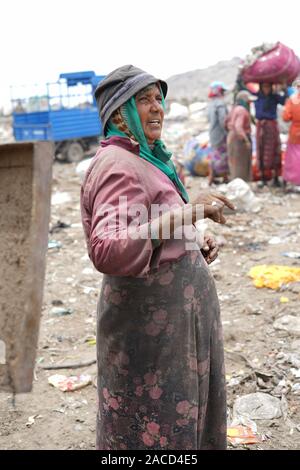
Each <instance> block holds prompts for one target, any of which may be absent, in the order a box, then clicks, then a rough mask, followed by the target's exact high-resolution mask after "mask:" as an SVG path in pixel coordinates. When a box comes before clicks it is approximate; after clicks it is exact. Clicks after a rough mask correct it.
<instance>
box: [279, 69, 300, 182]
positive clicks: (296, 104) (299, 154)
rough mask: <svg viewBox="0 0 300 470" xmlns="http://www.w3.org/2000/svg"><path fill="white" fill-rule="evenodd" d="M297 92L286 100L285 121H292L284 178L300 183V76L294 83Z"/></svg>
mask: <svg viewBox="0 0 300 470" xmlns="http://www.w3.org/2000/svg"><path fill="white" fill-rule="evenodd" d="M294 86H295V89H296V92H295V94H294V95H292V96H291V97H290V98H289V99H288V100H287V102H286V106H285V108H284V111H283V115H282V117H283V119H284V121H287V122H289V121H290V122H291V127H290V129H289V139H288V145H287V150H286V154H285V160H284V171H283V180H284V181H285V182H287V183H292V184H295V185H297V186H299V185H300V78H298V79H297V80H296V81H295V83H294Z"/></svg>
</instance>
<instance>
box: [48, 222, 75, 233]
mask: <svg viewBox="0 0 300 470" xmlns="http://www.w3.org/2000/svg"><path fill="white" fill-rule="evenodd" d="M70 227H71V225H70V224H66V223H65V222H61V221H60V220H58V221H57V222H56V224H54V225H53V226H52V227H51V229H50V230H49V233H51V235H52V234H53V233H57V232H60V231H61V230H62V229H64V228H70Z"/></svg>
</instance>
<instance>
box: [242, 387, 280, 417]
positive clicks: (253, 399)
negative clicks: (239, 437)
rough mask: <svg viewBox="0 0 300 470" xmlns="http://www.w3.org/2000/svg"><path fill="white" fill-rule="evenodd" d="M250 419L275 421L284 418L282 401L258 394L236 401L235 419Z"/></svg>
mask: <svg viewBox="0 0 300 470" xmlns="http://www.w3.org/2000/svg"><path fill="white" fill-rule="evenodd" d="M239 416H244V417H245V418H248V419H268V420H270V419H275V418H280V417H281V416H282V408H281V401H280V400H279V399H278V398H276V397H273V396H272V395H269V394H267V393H262V392H257V393H250V394H249V395H244V396H242V397H239V398H237V399H236V401H235V403H234V405H233V417H234V418H238V417H239Z"/></svg>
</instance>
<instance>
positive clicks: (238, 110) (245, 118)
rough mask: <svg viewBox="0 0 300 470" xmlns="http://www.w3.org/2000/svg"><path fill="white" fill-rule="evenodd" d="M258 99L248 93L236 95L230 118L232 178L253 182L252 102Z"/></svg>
mask: <svg viewBox="0 0 300 470" xmlns="http://www.w3.org/2000/svg"><path fill="white" fill-rule="evenodd" d="M255 99H256V98H255V97H254V96H252V95H251V94H250V93H249V92H248V91H246V90H242V91H239V92H238V93H237V95H236V99H235V105H234V107H233V108H232V110H231V112H230V114H229V116H228V123H227V126H228V130H229V133H228V136H227V148H228V160H229V168H230V176H231V178H232V179H234V178H242V179H243V180H244V181H250V180H251V161H252V144H251V114H250V102H251V101H254V100H255Z"/></svg>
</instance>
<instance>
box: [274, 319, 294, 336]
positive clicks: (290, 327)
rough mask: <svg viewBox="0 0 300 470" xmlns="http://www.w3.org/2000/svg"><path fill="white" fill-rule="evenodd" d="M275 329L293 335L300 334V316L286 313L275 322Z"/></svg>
mask: <svg viewBox="0 0 300 470" xmlns="http://www.w3.org/2000/svg"><path fill="white" fill-rule="evenodd" d="M273 327H274V328H275V330H283V331H287V332H288V333H289V334H290V335H291V336H300V318H299V317H295V316H293V315H284V316H283V317H280V318H277V320H275V322H274V323H273Z"/></svg>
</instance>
